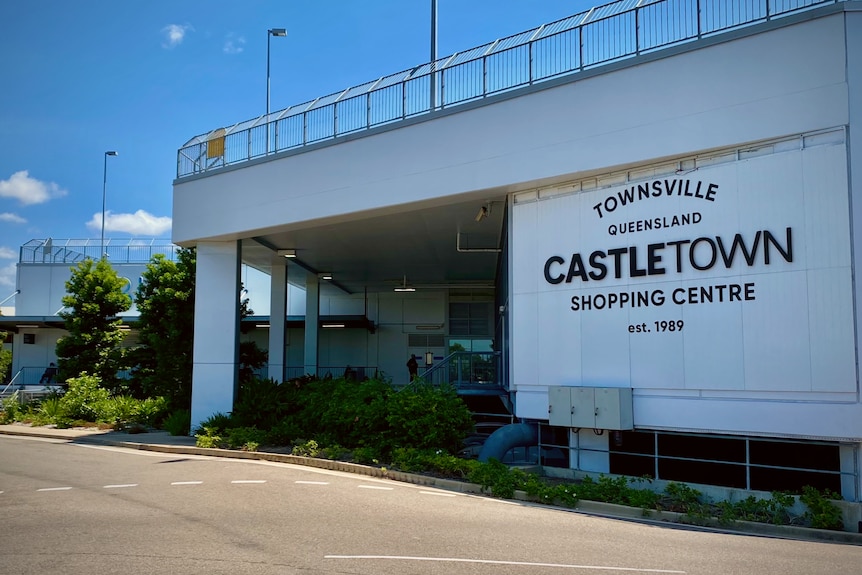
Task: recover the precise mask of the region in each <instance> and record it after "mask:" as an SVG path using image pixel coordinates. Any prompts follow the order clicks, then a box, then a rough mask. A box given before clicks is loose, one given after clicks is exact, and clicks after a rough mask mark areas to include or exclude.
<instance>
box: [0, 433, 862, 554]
mask: <svg viewBox="0 0 862 575" xmlns="http://www.w3.org/2000/svg"><path fill="white" fill-rule="evenodd" d="M0 435H17V436H29V437H41V438H46V439H59V440H66V441H75V442H80V443H91V444H99V445H107V446H112V447H123V448H127V449H139V450H145V451H154V452H160V453H170V454H177V455H202V456H209V457H226V458H231V459H250V460H261V461H272V462H276V463H291V464H294V465H304V466H307V467H315V468H318V469H327V470H330V471H342V472H345V473H353V474H357V475H366V476H369V477H375V478H380V479H391V480H394V481H401V482H403V483H411V484H414V485H425V486H428V487H436V488H438V489H444V490H447V491H455V492H458V493H466V494H474V495H487V493H486V492H485V491H484V490H483V489H482V487H481V486H480V485H476V484H474V483H468V482H466V481H457V480H453V479H442V478H438V477H431V476H427V475H418V474H414V473H405V472H403V471H394V470H390V469H386V468H385V467H373V466H369V465H360V464H358V463H348V462H344V461H333V460H329V459H316V458H313V457H302V456H298V455H288V454H283V453H271V452H266V451H235V450H231V449H217V448H206V447H197V446H195V443H194V442H195V439H194V438H193V437H176V436H171V435H169V434H167V433H165V432H156V433H142V434H128V433H118V432H113V431H101V430H93V429H86V430H77V429H72V430H70V429H51V428H39V427H27V426H20V425H0ZM513 499H514V500H516V501H521V502H524V503H530V504H537V505H541V506H542V507H546V508H550V509H556V510H560V511H568V512H578V513H584V514H588V515H594V516H600V517H608V518H615V519H625V520H629V521H637V522H643V523H650V524H655V525H663V526H667V527H673V526H677V527H678V526H686V527H691V528H697V529H704V530H709V531H717V532H722V533H736V534H747V535H759V536H766V537H779V538H784V539H799V540H806V541H821V542H831V543H846V544H852V545H862V533H849V532H844V531H828V530H824V529H811V528H807V527H798V526H794V525H772V524H769V523H755V522H750V521H736V522H734V523H733V524H731V525H722V524H720V523H719V522H718V521H717V520H707V521H706V522H705V523H706V525H701V524H698V525H694V524H693V523H691V522H690V521H689V520H688V518H687V517H686V515H685V514H683V513H675V512H671V511H645V510H643V509H640V508H635V507H626V506H624V505H615V504H613V503H601V502H598V501H579V502H578V505H577V506H576V507H574V508H571V507H560V506H555V505H547V504H544V503H542V502H540V501H539V500H538V499H536V498H535V497H531V496H530V495H528V494H527V493H526V492H523V491H516V492H515V493H514V496H513Z"/></svg>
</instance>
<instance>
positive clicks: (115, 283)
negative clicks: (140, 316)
mask: <svg viewBox="0 0 862 575" xmlns="http://www.w3.org/2000/svg"><path fill="white" fill-rule="evenodd" d="M126 281H127V280H125V279H122V278H120V277H119V276H118V275H117V272H116V270H114V268H113V267H111V264H110V263H108V260H106V259H101V260H99V261H98V262H94V261H93V260H91V259H89V258H88V259H86V260H84V261H82V262H80V263H79V264H78V265H77V266H76V267H73V268H72V276H71V277H70V278H69V281H67V282H66V295H65V296H63V300H62V301H63V305H64V306H65V307H66V308H68V309H70V310H71V311H65V310H64V311H62V312H60V314H59V315H60V317H62V318H63V319H64V320H65V322H66V331H67V332H69V335H67V336H65V337H63V338H61V339H60V340H59V341H58V342H57V364H58V365H57V367H58V369H59V376H60V381H66V380H67V379H69V378H71V377H78V376H79V375H80V374H81V373H84V372H86V373H89V374H90V375H95V376H97V377H98V378H99V379H100V380H101V382H102V386H103V387H106V388H107V389H109V390H111V391H116V390H117V388H118V383H119V381H118V379H117V372H118V371H120V370H121V369H124V368H125V365H124V364H123V357H124V351H123V349H122V347H121V346H120V344H121V343H122V341H123V338H124V333H123V332H122V331H121V330H120V326H121V325H122V323H123V321H122V320H121V319H119V318H117V314H119V313H122V312H124V311H128V309H129V308H130V307H131V305H132V300H131V298H130V297H129V296H128V295H126V294H124V293H123V287H124V286H125V285H126Z"/></svg>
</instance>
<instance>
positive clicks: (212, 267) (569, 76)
mask: <svg viewBox="0 0 862 575" xmlns="http://www.w3.org/2000/svg"><path fill="white" fill-rule="evenodd" d="M235 120H237V119H236V118H233V119H232V118H229V117H226V118H225V127H220V128H219V127H214V129H213V130H212V131H210V132H208V133H206V134H202V135H200V136H198V137H195V138H193V139H192V140H190V141H189V142H188V143H187V144H186V145H184V146H183V147H182V148H181V149H180V150H179V154H178V174H177V179H176V180H175V182H174V213H173V217H174V228H173V242H174V243H175V244H177V245H180V246H185V247H195V248H196V249H197V273H198V278H197V286H198V293H197V298H198V299H197V301H196V308H195V309H196V312H195V341H194V356H195V358H194V375H193V392H192V393H193V396H192V418H193V422H200V421H202V420H204V419H205V418H207V417H209V416H210V415H212V414H214V413H216V412H228V411H231V409H232V402H233V398H234V393H235V390H236V379H237V347H238V341H239V338H240V335H241V333H243V332H249V330H251V331H253V333H255V334H257V335H256V336H255V337H257V338H258V340H259V341H260V342H261V343H263V344H264V346H265V347H267V348H268V349H269V366H268V375H269V376H270V377H274V378H276V379H286V378H289V377H291V376H293V375H297V374H301V373H318V374H321V373H333V374H336V373H337V374H339V375H340V373H341V372H342V371H343V370H345V369H347V366H351V368H352V369H360V370H361V372H360V373H361V375H372V374H373V373H375V372H376V373H378V374H384V375H385V376H387V377H390V378H391V379H392V380H393V382H394V383H403V382H406V380H407V377H408V374H407V368H406V367H405V362H406V360H407V358H408V357H410V355H411V354H415V355H416V356H417V357H418V358H419V359H420V363H426V365H425V366H423V367H427V368H428V371H427V372H425V377H426V378H428V379H431V380H434V381H437V380H450V381H451V380H452V379H454V380H455V381H454V383H456V384H458V385H460V386H461V388H462V392H463V393H467V392H470V393H474V394H485V395H489V396H494V397H499V398H500V400H501V403H502V404H503V405H505V406H506V407H507V408H508V409H510V412H511V415H512V420H513V421H514V422H515V425H519V424H520V425H523V424H528V425H529V426H532V428H533V429H535V430H536V433H535V439H533V436H531V435H530V434H526V435H527V436H528V439H526V440H525V439H524V435H525V434H510V436H511V437H512V438H514V439H512V440H511V445H503V448H504V449H507V448H508V447H514V446H516V445H517V446H520V445H521V444H523V443H531V442H532V443H533V444H534V447H535V449H534V450H533V451H534V452H535V453H536V454H537V457H538V459H539V463H542V464H544V465H547V466H549V467H554V468H561V469H567V470H574V471H576V472H602V473H619V474H626V475H633V476H642V475H650V476H652V477H654V478H657V479H659V480H681V481H690V482H694V483H701V484H707V485H714V486H722V487H727V488H737V489H742V490H747V491H770V490H774V489H792V490H798V489H799V488H800V487H801V486H802V485H814V486H817V487H821V488H830V489H833V490H835V491H838V492H840V493H841V494H842V495H843V496H844V498H845V499H847V500H849V501H857V502H858V501H860V495H862V457H860V456H862V453H860V447H862V400H861V399H860V389H859V367H858V362H857V357H858V355H859V352H860V348H859V336H858V333H859V332H860V327H862V326H860V319H862V314H860V310H859V304H858V302H859V301H862V298H860V296H862V292H860V286H859V284H858V283H857V282H856V281H855V270H856V269H860V263H862V262H860V257H862V243H860V240H862V235H860V234H859V233H858V230H860V229H862V145H860V144H859V142H860V141H862V2H857V1H853V0H850V1H844V2H840V1H839V2H833V1H829V2H818V1H814V0H810V1H806V0H779V1H769V2H767V1H766V0H740V1H735V2H720V1H717V0H667V1H658V2H643V1H642V2H635V1H630V0H623V1H620V2H616V3H613V4H608V5H605V6H602V7H598V8H595V9H593V10H590V11H587V12H584V13H581V14H577V15H574V16H572V17H570V18H566V19H564V20H561V21H559V22H555V23H549V24H547V25H545V26H542V27H539V28H537V29H534V30H529V31H526V32H524V33H522V34H518V35H515V36H513V37H510V38H504V39H500V40H496V41H493V42H489V43H488V44H486V45H483V46H479V47H476V48H474V49H471V50H466V51H464V52H460V53H457V54H453V55H451V56H448V57H446V58H441V59H439V60H438V61H436V62H434V63H433V64H427V63H426V64H424V65H420V66H417V67H416V68H413V69H411V70H407V71H404V72H399V73H395V74H392V75H390V76H387V77H384V78H378V79H370V81H369V82H368V83H366V84H363V85H361V86H357V87H353V88H349V89H346V90H344V91H341V92H338V93H335V94H331V95H328V96H324V97H321V98H318V99H316V100H314V101H312V102H307V103H304V104H300V105H296V106H291V107H290V108H287V109H284V110H279V111H277V112H273V113H271V114H269V115H268V116H267V115H265V116H262V117H259V118H255V119H252V120H248V121H244V122H240V123H237V124H233V125H231V122H233V121H235ZM243 265H246V266H251V267H253V268H255V269H258V270H260V271H262V272H265V273H266V274H268V276H269V278H270V302H269V304H270V305H269V310H268V311H269V314H268V315H266V314H265V315H262V316H257V317H254V318H246V320H245V322H241V321H240V314H239V306H238V297H237V294H238V293H239V290H240V286H241V283H242V282H241V273H240V270H241V267H242V266H243ZM297 294H298V295H297ZM249 322H252V323H249ZM242 324H246V325H248V329H246V328H243V326H242ZM426 358H427V362H426ZM465 358H467V360H469V361H467V360H465ZM453 362H454V363H453ZM456 364H457V369H453V365H456ZM462 367H463V368H464V369H462ZM420 371H424V370H420ZM456 372H457V376H453V375H452V374H453V373H456ZM462 384H463V385H462Z"/></svg>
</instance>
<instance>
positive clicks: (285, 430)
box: [266, 419, 303, 445]
mask: <svg viewBox="0 0 862 575" xmlns="http://www.w3.org/2000/svg"><path fill="white" fill-rule="evenodd" d="M302 435H303V433H302V432H301V430H300V429H299V426H298V425H297V424H296V422H295V421H294V420H293V419H283V420H281V421H279V422H278V423H276V424H275V427H273V428H271V429H270V430H269V432H268V433H267V436H266V443H267V445H293V440H294V439H296V438H297V437H300V436H302Z"/></svg>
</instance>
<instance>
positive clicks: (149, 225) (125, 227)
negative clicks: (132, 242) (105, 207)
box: [87, 210, 171, 237]
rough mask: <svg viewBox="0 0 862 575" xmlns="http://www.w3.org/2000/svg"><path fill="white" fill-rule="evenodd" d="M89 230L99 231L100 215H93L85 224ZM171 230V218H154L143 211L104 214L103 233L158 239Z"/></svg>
mask: <svg viewBox="0 0 862 575" xmlns="http://www.w3.org/2000/svg"><path fill="white" fill-rule="evenodd" d="M87 227H88V228H90V229H91V230H98V231H101V229H102V214H101V213H96V214H93V217H92V219H91V220H90V221H89V222H87ZM170 229H171V218H169V217H168V216H154V215H153V214H151V213H148V212H145V211H144V210H138V211H136V212H135V213H134V214H113V213H111V212H110V211H108V212H106V213H105V232H106V233H107V232H123V233H127V234H131V235H133V236H146V237H159V236H164V235H165V233H167V232H168V231H169V230H170Z"/></svg>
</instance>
